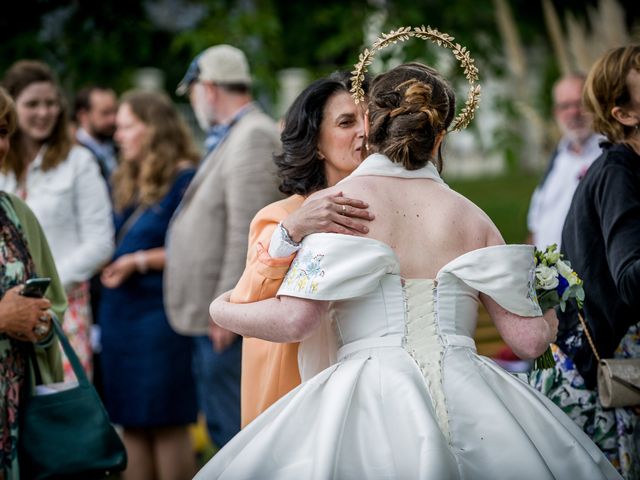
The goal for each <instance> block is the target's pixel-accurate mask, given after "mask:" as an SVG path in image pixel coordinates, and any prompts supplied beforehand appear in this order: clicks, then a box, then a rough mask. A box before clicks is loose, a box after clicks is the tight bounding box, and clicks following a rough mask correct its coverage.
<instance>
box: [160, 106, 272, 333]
mask: <svg viewBox="0 0 640 480" xmlns="http://www.w3.org/2000/svg"><path fill="white" fill-rule="evenodd" d="M280 149H281V146H280V139H279V132H278V128H277V126H276V123H275V122H274V121H273V120H272V119H271V118H269V117H268V116H267V115H265V114H264V113H263V112H262V111H261V110H260V109H259V108H258V107H257V106H255V105H251V106H250V107H249V110H248V111H247V112H246V113H245V114H244V115H243V116H242V117H241V118H240V119H239V120H238V121H237V123H235V124H234V125H233V126H232V127H231V130H230V131H229V133H228V135H227V137H226V138H225V139H224V140H223V141H222V143H221V144H220V145H218V147H217V148H216V149H215V150H214V151H213V152H212V153H211V154H210V155H209V156H208V157H207V158H206V159H205V160H204V161H203V163H202V165H201V166H200V168H199V170H198V172H197V173H196V175H195V177H194V178H193V180H192V182H191V184H190V185H189V188H188V189H187V191H186V192H185V194H184V197H183V199H182V203H181V205H180V207H178V210H177V212H176V213H175V215H174V218H173V219H172V221H171V224H170V226H169V231H168V233H167V245H166V246H167V260H166V265H165V271H164V301H165V307H166V310H167V315H168V317H169V323H170V324H171V326H172V327H173V328H174V330H175V331H176V332H178V333H181V334H184V335H206V334H207V332H208V325H209V321H210V320H209V304H210V303H211V301H212V300H213V299H214V298H215V297H216V296H218V295H220V294H221V293H223V292H225V291H227V290H230V289H232V288H233V287H234V286H235V284H236V282H237V281H238V279H239V278H240V276H241V275H242V271H243V270H244V266H245V261H246V257H247V239H248V235H249V225H250V223H251V219H252V218H253V217H254V215H255V214H256V213H257V212H258V210H260V209H261V208H262V207H264V206H265V205H267V204H269V203H272V202H274V201H276V200H279V199H281V198H282V195H281V194H280V193H279V191H278V188H277V186H278V181H277V178H276V175H275V165H274V163H273V160H272V158H273V154H274V153H277V152H280Z"/></svg>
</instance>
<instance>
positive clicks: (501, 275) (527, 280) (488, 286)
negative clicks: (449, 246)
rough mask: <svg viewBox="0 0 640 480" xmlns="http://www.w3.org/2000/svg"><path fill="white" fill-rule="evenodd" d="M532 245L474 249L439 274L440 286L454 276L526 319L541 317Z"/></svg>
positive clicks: (453, 261)
mask: <svg viewBox="0 0 640 480" xmlns="http://www.w3.org/2000/svg"><path fill="white" fill-rule="evenodd" d="M533 252H534V247H533V245H497V246H493V247H486V248H480V249H478V250H473V251H471V252H468V253H466V254H464V255H461V256H460V257H458V258H456V259H454V260H452V261H451V262H449V263H448V264H447V265H445V266H444V267H443V268H442V269H441V270H440V272H438V280H439V281H440V285H442V282H443V281H446V276H447V275H453V276H455V277H457V278H459V279H460V280H462V281H463V282H464V283H466V284H467V285H469V286H470V287H471V288H473V289H475V290H477V291H479V292H482V293H484V294H485V295H488V296H490V297H491V298H492V299H493V300H495V301H496V302H497V303H498V304H500V306H502V307H503V308H504V309H506V310H508V311H510V312H512V313H515V314H517V315H521V316H523V317H537V316H539V315H542V311H541V310H540V305H538V298H537V295H536V290H535V260H534V255H533Z"/></svg>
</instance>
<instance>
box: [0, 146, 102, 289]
mask: <svg viewBox="0 0 640 480" xmlns="http://www.w3.org/2000/svg"><path fill="white" fill-rule="evenodd" d="M45 151H46V146H43V147H42V149H41V150H40V152H39V153H38V155H37V157H36V158H35V159H34V160H33V161H32V162H31V163H30V164H29V166H28V169H27V177H26V185H25V186H24V187H23V186H20V185H18V182H17V181H16V177H15V175H14V174H13V172H11V173H7V174H4V173H0V190H4V191H7V192H11V193H14V194H16V195H18V196H21V197H22V198H24V199H25V201H26V203H27V205H29V207H31V209H32V210H33V213H35V215H36V217H37V219H38V221H39V222H40V224H41V225H42V228H43V230H44V233H45V235H46V237H47V240H48V242H49V246H50V247H51V252H52V253H53V258H54V260H55V262H56V267H57V269H58V273H59V275H60V280H62V283H63V285H64V286H65V289H67V291H68V290H69V289H70V288H71V287H73V286H74V285H75V284H76V283H78V282H82V281H85V280H88V279H89V278H91V276H92V275H93V274H94V273H96V272H97V271H98V270H99V269H100V268H101V267H102V266H103V265H104V264H105V263H106V262H108V261H109V259H110V258H111V255H112V254H113V249H114V240H113V239H114V229H113V218H112V213H111V201H110V200H109V194H108V192H107V186H106V184H105V182H104V180H103V179H102V176H101V175H100V170H99V169H98V164H97V163H96V161H95V159H94V158H93V155H92V154H91V153H90V152H89V151H88V150H87V149H86V148H84V147H79V146H74V147H72V148H71V151H70V152H69V156H68V157H67V158H66V159H65V160H64V161H63V162H62V163H60V164H59V165H58V166H56V167H55V168H52V169H50V170H47V171H46V172H45V171H43V170H42V157H43V155H44V152H45Z"/></svg>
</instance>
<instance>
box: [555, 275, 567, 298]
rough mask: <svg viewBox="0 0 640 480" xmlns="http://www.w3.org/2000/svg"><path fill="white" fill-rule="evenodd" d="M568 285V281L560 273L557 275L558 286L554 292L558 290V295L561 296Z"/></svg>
mask: <svg viewBox="0 0 640 480" xmlns="http://www.w3.org/2000/svg"><path fill="white" fill-rule="evenodd" d="M568 286H569V282H567V279H566V278H564V277H563V276H562V275H558V286H557V287H556V292H558V296H559V297H560V298H562V294H563V293H564V291H565V290H566V289H567V287H568Z"/></svg>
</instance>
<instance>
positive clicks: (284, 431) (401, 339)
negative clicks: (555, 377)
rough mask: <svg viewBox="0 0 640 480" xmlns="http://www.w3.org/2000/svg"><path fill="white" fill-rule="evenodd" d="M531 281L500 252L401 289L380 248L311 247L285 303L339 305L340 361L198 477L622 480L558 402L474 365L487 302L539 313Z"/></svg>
mask: <svg viewBox="0 0 640 480" xmlns="http://www.w3.org/2000/svg"><path fill="white" fill-rule="evenodd" d="M355 174H356V175H358V174H359V175H391V176H401V177H405V178H406V177H409V178H432V179H434V180H435V181H440V182H441V180H440V178H439V176H438V174H437V172H436V170H435V168H434V167H433V166H432V165H428V166H427V167H425V168H423V169H421V170H417V171H412V172H407V171H405V170H404V169H402V168H400V167H398V166H397V165H394V164H392V163H391V162H389V160H388V159H386V157H383V156H381V155H374V156H372V157H369V158H368V159H367V160H365V162H363V164H362V165H361V167H359V168H358V170H356V172H355ZM533 269H534V260H533V247H532V246H525V245H512V246H495V247H487V248H482V249H479V250H474V251H471V252H469V253H466V254H464V255H462V256H460V257H458V258H456V259H454V260H453V261H451V262H449V263H448V264H446V265H445V266H444V267H443V268H442V269H441V270H440V271H439V272H438V274H437V276H436V278H435V279H403V278H402V277H401V276H400V274H399V263H398V260H397V257H396V256H395V254H394V252H393V251H392V250H391V248H390V247H389V246H387V245H386V244H384V243H381V242H379V241H377V240H374V239H370V238H362V237H352V236H346V235H336V234H316V235H311V236H309V237H307V238H306V239H305V241H304V245H303V248H302V250H301V251H300V252H299V253H298V256H297V258H296V260H295V262H294V264H293V265H292V267H291V269H290V270H289V273H288V274H287V277H286V278H285V281H284V283H283V285H282V287H281V289H280V291H279V295H289V296H295V297H303V298H311V299H317V300H329V301H330V302H331V303H330V307H329V312H330V322H331V325H332V326H333V328H334V332H335V335H336V337H337V342H338V347H339V349H338V352H337V362H336V363H334V364H333V365H331V366H329V367H328V368H326V369H324V370H322V371H321V372H319V373H318V374H317V375H315V376H313V377H312V378H310V379H309V380H307V381H305V382H304V383H303V384H302V385H300V386H299V387H298V388H296V389H295V390H293V391H292V392H290V393H289V394H287V395H286V396H285V397H283V398H282V399H280V400H279V401H278V402H277V403H275V404H274V405H273V406H272V407H271V408H270V409H268V410H267V411H266V412H264V413H263V414H262V415H261V416H259V417H258V418H257V419H256V420H255V421H254V422H252V423H251V424H250V425H248V426H247V427H246V428H245V429H243V430H242V431H241V432H240V433H239V434H238V435H237V436H236V437H235V438H234V439H233V440H232V441H231V442H229V443H228V444H227V445H226V446H225V447H224V448H223V449H222V450H221V451H219V452H218V453H217V454H216V455H215V456H214V457H213V459H212V460H211V461H210V462H209V463H208V464H207V465H205V466H204V467H203V469H202V470H201V471H200V472H199V473H198V475H197V476H196V479H198V480H202V479H217V478H222V479H232V480H240V479H296V480H308V479H318V480H320V479H345V480H349V479H354V480H356V479H434V480H440V479H450V478H451V479H469V480H477V479H491V480H499V479H536V480H540V479H550V478H556V479H574V478H576V479H603V478H607V479H613V478H621V477H620V476H619V475H618V473H617V472H616V470H615V469H614V468H613V467H612V466H611V464H610V463H609V462H608V461H607V460H606V458H605V457H604V455H603V454H602V453H601V452H600V450H599V449H598V448H597V447H596V446H595V444H593V443H592V442H591V440H590V439H589V438H588V437H587V436H586V435H585V434H584V433H583V432H582V430H580V429H579V428H578V427H577V426H576V425H575V424H574V423H573V422H572V420H571V419H570V418H569V417H567V416H566V415H565V414H564V413H562V411H561V410H560V409H558V408H557V407H556V406H555V405H554V404H553V403H552V402H551V401H549V400H548V399H547V398H546V397H544V396H543V395H541V394H540V393H539V392H537V391H536V390H534V389H532V388H531V387H529V385H528V384H527V383H526V382H524V381H522V380H520V379H519V378H516V377H514V376H513V375H511V374H509V373H508V372H506V371H505V370H503V369H502V368H501V367H499V366H498V365H497V364H495V363H494V362H493V361H491V360H489V359H488V358H485V357H482V356H480V355H478V354H477V353H476V349H475V344H474V341H473V336H474V332H475V328H476V319H477V307H478V294H479V292H483V293H485V294H487V295H489V296H490V297H491V298H493V299H494V300H495V301H496V302H498V303H499V304H500V305H501V306H502V307H504V308H505V309H507V310H509V311H511V312H514V313H516V314H518V315H522V316H537V315H540V308H539V306H538V304H537V301H536V298H535V291H534V287H533ZM318 344H319V343H318ZM303 351H304V349H303ZM307 351H308V352H309V353H310V354H311V355H312V356H313V355H318V356H322V355H323V354H324V352H313V351H310V349H307ZM311 363H313V362H311Z"/></svg>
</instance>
